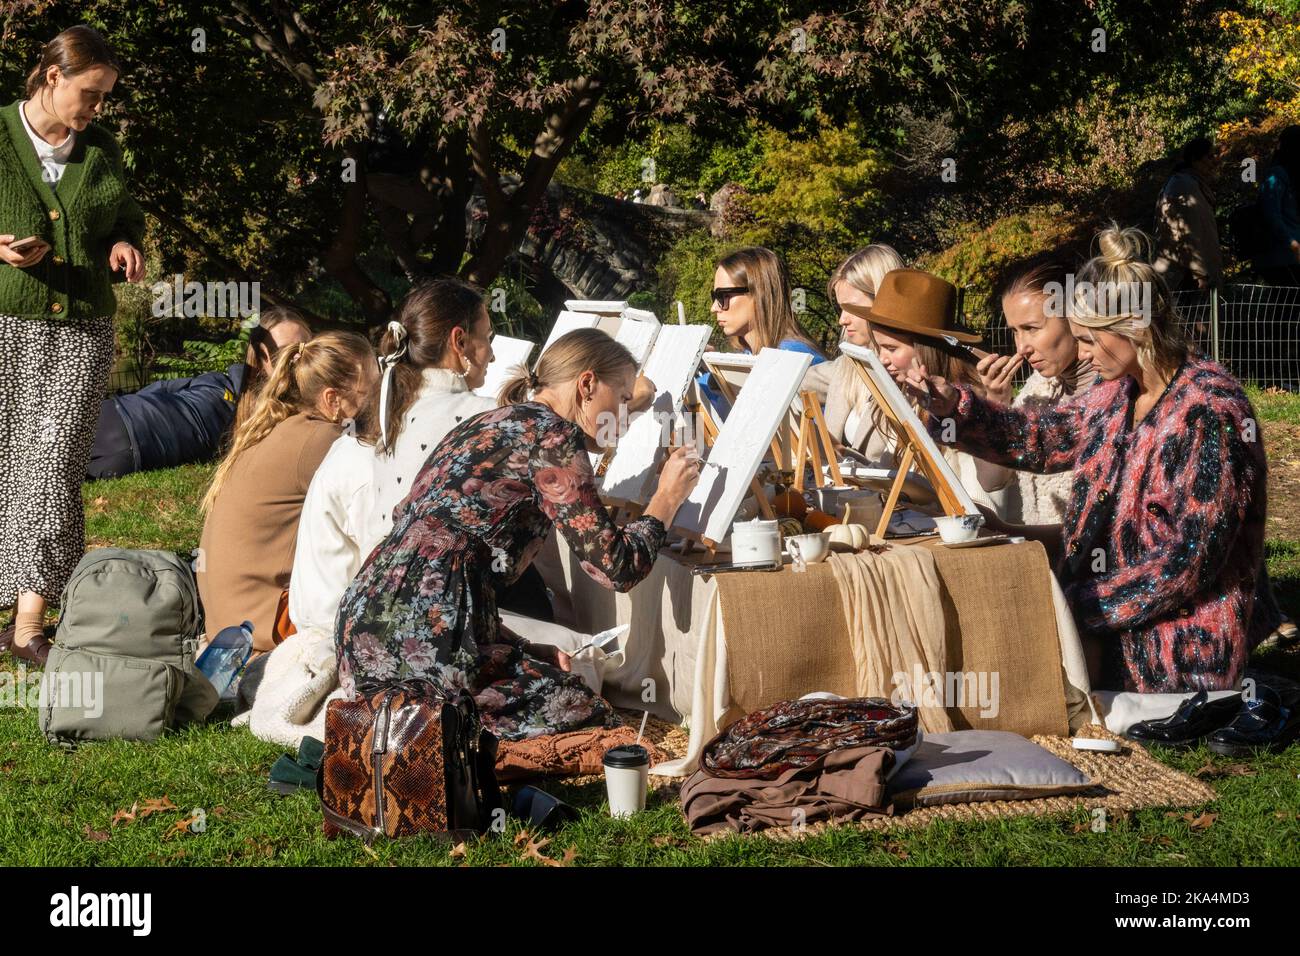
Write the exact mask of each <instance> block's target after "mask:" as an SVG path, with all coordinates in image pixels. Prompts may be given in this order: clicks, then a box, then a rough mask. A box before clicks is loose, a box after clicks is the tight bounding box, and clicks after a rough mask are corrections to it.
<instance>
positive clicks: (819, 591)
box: [538, 539, 1092, 776]
mask: <svg viewBox="0 0 1300 956" xmlns="http://www.w3.org/2000/svg"><path fill="white" fill-rule="evenodd" d="M894 547H896V548H898V547H907V548H916V547H920V548H926V549H927V550H928V551H930V552H931V553H932V554H933V556H934V559H935V572H936V575H937V577H938V579H939V581H940V582H941V586H940V588H939V594H938V598H939V601H940V605H941V607H942V608H943V618H944V622H945V629H944V630H945V633H944V637H943V655H944V661H945V664H944V667H943V668H940V670H944V671H950V672H960V673H965V674H971V673H974V674H975V675H976V676H977V679H978V675H979V674H980V673H983V674H986V675H991V674H993V673H996V674H997V675H998V688H997V689H998V696H997V701H998V707H997V713H996V715H994V716H991V717H981V716H980V711H981V709H983V708H981V706H980V704H979V702H978V700H975V701H967V702H966V703H965V704H963V705H961V706H956V707H947V708H944V709H945V712H946V713H947V715H948V718H949V719H950V720H951V722H952V726H953V727H954V728H957V729H965V728H968V727H976V728H982V729H998V730H1011V731H1014V732H1016V733H1021V734H1024V735H1026V736H1032V735H1034V734H1066V733H1068V732H1069V727H1068V725H1069V723H1070V718H1069V716H1068V714H1069V713H1071V712H1073V713H1074V715H1075V723H1076V726H1077V725H1078V724H1081V723H1086V722H1087V721H1088V719H1090V717H1091V716H1092V715H1091V713H1090V712H1088V711H1087V707H1088V703H1087V694H1088V693H1089V687H1088V680H1087V672H1086V669H1085V668H1084V666H1083V655H1082V649H1081V647H1080V645H1079V639H1078V634H1077V632H1076V631H1075V629H1074V626H1073V621H1072V620H1071V619H1070V615H1069V611H1068V609H1067V608H1066V607H1065V602H1064V597H1063V596H1062V595H1061V593H1060V589H1059V587H1057V586H1056V581H1055V577H1054V576H1053V575H1052V574H1051V571H1050V569H1049V568H1048V566H1047V561H1046V556H1045V554H1044V553H1043V550H1042V548H1041V546H1040V545H1038V544H1035V543H1032V542H1031V543H1027V544H1021V545H1006V544H1004V545H998V546H993V547H984V548H970V549H948V548H943V547H941V546H938V545H937V542H933V541H929V542H926V543H916V544H907V545H905V544H901V543H895V544H894ZM888 555H889V552H886V553H885V554H884V555H872V554H862V555H857V556H852V557H851V558H850V556H836V558H835V560H845V559H851V560H863V561H871V560H883V559H887V558H888ZM696 560H698V559H694V560H693V559H691V558H683V557H681V556H680V555H677V554H673V553H670V552H664V553H661V554H660V556H659V558H658V559H657V560H656V562H655V567H654V569H653V570H652V572H651V574H650V575H649V577H648V578H647V579H646V580H645V581H643V582H641V583H640V584H639V585H637V586H636V587H635V588H633V589H632V591H630V592H629V593H627V594H616V593H614V592H611V591H608V590H606V589H604V588H602V587H600V586H599V585H597V584H596V583H595V582H594V581H591V580H590V579H589V578H588V577H587V576H586V574H584V573H583V572H582V570H581V569H580V568H579V566H578V562H577V560H576V558H575V557H574V556H573V555H572V553H571V552H569V551H568V548H567V546H566V545H565V544H564V543H563V542H562V541H560V542H558V545H557V544H556V543H555V542H554V539H553V541H552V545H551V546H550V547H549V548H548V549H547V551H546V552H544V553H543V555H542V556H541V557H540V558H539V559H538V567H539V569H540V570H541V571H542V574H543V577H545V579H546V581H547V585H548V586H549V587H550V588H551V589H552V591H553V592H554V593H555V596H556V603H557V618H558V619H559V621H560V622H561V623H564V624H567V625H568V626H570V627H574V628H576V629H577V630H580V631H585V632H588V633H594V632H596V631H600V630H604V629H605V628H608V627H613V626H615V625H616V624H621V623H628V622H630V623H631V624H632V628H631V632H630V633H629V635H628V637H627V639H626V643H625V646H626V650H627V657H626V661H625V663H624V664H623V665H622V666H621V667H618V668H616V669H614V670H611V671H608V672H606V674H605V694H606V696H607V697H608V698H609V699H610V700H611V702H613V703H614V704H615V705H616V706H620V707H627V708H635V709H648V710H650V711H651V713H653V714H654V715H655V716H658V717H661V718H663V719H666V720H675V721H681V722H683V723H685V724H686V725H687V726H688V727H689V729H690V739H691V742H690V747H689V752H688V754H687V755H686V756H685V757H684V758H682V759H681V760H678V761H675V762H673V763H671V764H666V765H661V766H659V767H657V768H656V772H658V773H663V774H667V775H672V776H684V775H686V774H688V773H690V772H691V771H692V770H693V769H694V767H695V762H696V759H697V757H698V755H699V752H700V750H701V749H702V748H703V746H704V744H705V743H706V742H707V741H708V740H709V739H710V738H711V737H712V736H713V735H714V734H716V733H717V730H718V728H719V727H722V726H725V725H726V724H727V723H729V722H730V721H732V720H734V719H736V718H738V717H740V716H741V715H743V714H745V713H748V712H749V711H751V710H755V709H757V708H759V707H763V706H766V705H767V704H770V703H773V702H774V701H777V700H781V699H783V698H790V697H800V696H802V695H804V694H806V693H810V692H812V691H818V690H820V691H829V692H831V693H837V694H842V695H845V696H851V695H857V694H859V693H861V692H862V691H860V690H859V688H858V682H857V678H856V674H857V667H856V664H855V660H854V655H853V650H852V647H853V644H852V642H851V641H850V637H849V625H848V623H847V620H846V615H845V613H844V609H843V602H842V599H841V596H840V593H841V592H840V586H839V584H837V582H836V579H835V575H834V572H833V571H832V569H831V567H830V565H829V564H828V563H821V564H816V565H812V566H810V567H809V568H808V570H807V571H805V572H802V573H796V572H794V571H793V570H792V569H791V568H790V567H788V566H787V567H786V568H783V569H782V570H781V571H777V572H738V573H726V574H718V575H706V576H695V575H692V573H691V568H692V566H693V565H694V564H695V563H696ZM1063 669H1064V672H1065V674H1066V675H1067V679H1065V680H1063V679H1062V672H1063ZM882 670H883V671H885V672H887V673H890V674H892V673H893V672H895V671H897V670H899V668H896V667H893V665H886V666H884V667H883V668H882ZM988 679H990V678H986V681H987V680H988ZM885 689H886V690H889V689H890V688H885ZM886 696H888V695H887V694H886ZM1067 697H1068V698H1069V701H1070V703H1069V705H1067Z"/></svg>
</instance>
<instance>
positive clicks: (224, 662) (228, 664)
mask: <svg viewBox="0 0 1300 956" xmlns="http://www.w3.org/2000/svg"><path fill="white" fill-rule="evenodd" d="M252 651H253V625H252V623H251V622H250V621H245V622H244V623H243V624H240V625H239V626H238V627H223V628H222V629H221V630H220V631H219V632H217V636H216V637H214V638H213V639H212V642H211V643H210V644H208V646H207V649H206V650H204V652H203V654H202V655H201V656H200V657H199V660H198V668H199V671H200V672H202V674H203V676H204V677H206V678H207V679H208V681H209V682H211V684H212V686H213V687H215V688H216V689H217V693H218V694H220V695H221V699H222V700H234V699H235V694H236V692H237V691H238V687H239V682H238V681H237V680H236V678H237V677H238V676H239V672H240V671H242V670H243V669H244V664H245V663H247V662H248V656H249V654H251V653H252Z"/></svg>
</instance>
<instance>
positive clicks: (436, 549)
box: [336, 329, 699, 740]
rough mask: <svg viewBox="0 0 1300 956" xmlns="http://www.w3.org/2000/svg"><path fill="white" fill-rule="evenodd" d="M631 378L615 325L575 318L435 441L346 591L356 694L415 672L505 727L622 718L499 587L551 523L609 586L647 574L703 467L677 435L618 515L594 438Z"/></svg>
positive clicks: (343, 633)
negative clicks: (654, 482) (641, 497)
mask: <svg viewBox="0 0 1300 956" xmlns="http://www.w3.org/2000/svg"><path fill="white" fill-rule="evenodd" d="M635 379H636V363H635V361H634V360H633V358H632V356H631V354H630V353H629V352H628V351H627V349H625V348H624V347H623V346H621V345H619V344H618V343H616V342H615V341H614V340H613V339H611V338H610V337H609V336H608V335H606V334H605V333H603V332H600V331H597V330H594V329H583V330H579V331H575V332H570V333H569V334H567V335H565V336H563V337H562V338H560V339H559V340H558V341H557V342H556V343H555V344H553V345H552V346H551V348H550V349H548V350H547V352H546V354H545V355H544V356H543V357H542V359H541V361H540V362H539V363H538V366H537V369H536V371H535V372H527V371H526V370H522V369H521V370H520V372H519V374H517V375H516V376H515V378H514V379H513V380H511V381H510V382H509V383H508V385H507V386H506V388H505V390H504V391H503V392H502V402H503V404H502V405H501V407H499V408H497V409H495V410H493V411H489V412H486V413H484V414H481V415H478V416H476V417H474V418H471V419H469V420H467V421H465V422H463V423H461V424H460V425H458V426H456V427H455V428H454V429H453V430H452V431H451V432H450V433H449V434H448V435H447V436H446V437H445V438H444V439H443V441H442V442H441V443H440V444H439V445H438V446H437V447H436V448H434V449H432V451H431V453H430V455H429V458H428V461H427V462H426V464H425V465H424V467H423V468H422V469H421V471H420V473H419V475H418V476H417V477H416V480H415V483H414V486H413V487H412V488H411V491H410V494H409V496H408V497H407V498H406V499H404V500H403V501H402V503H401V504H400V505H399V506H398V512H399V513H398V517H397V518H396V519H395V521H394V526H393V529H392V531H391V533H390V534H389V535H388V537H387V538H385V539H384V540H383V542H381V543H380V544H379V546H378V547H376V548H375V549H374V551H373V552H371V554H370V556H369V557H368V558H367V559H366V561H365V563H364V564H363V565H362V567H361V570H360V571H359V572H358V574H357V577H356V579H355V580H354V581H353V582H352V584H351V586H350V587H349V588H348V590H347V592H346V593H345V594H344V596H343V601H342V604H341V606H340V608H339V618H338V625H337V630H336V640H337V642H338V654H339V677H340V681H341V683H342V686H343V688H344V691H345V692H346V693H349V694H351V693H355V692H356V690H357V689H358V688H363V687H366V686H368V685H373V684H378V683H383V682H387V681H392V680H401V679H404V678H410V677H422V678H427V679H430V680H433V681H435V682H440V683H442V684H444V685H446V686H460V687H467V688H469V689H470V690H471V692H472V693H473V694H474V695H475V697H476V700H477V702H478V706H479V709H480V711H481V712H482V714H483V719H484V723H485V724H486V725H487V726H488V728H489V729H491V730H492V731H493V732H494V733H496V734H497V735H498V736H500V737H503V738H505V739H508V740H520V739H525V738H528V737H533V736H538V735H541V734H550V733H561V732H564V731H568V730H574V729H577V728H579V727H584V726H598V725H611V724H613V723H614V722H615V721H616V717H615V715H614V714H613V711H612V709H611V707H610V705H609V704H608V703H607V702H606V701H604V700H603V699H602V698H600V697H599V696H597V695H596V694H594V693H592V691H590V690H589V689H588V688H587V686H586V685H585V684H584V683H583V682H582V681H581V680H580V679H579V678H577V677H576V676H574V675H573V674H571V673H569V672H568V660H567V658H566V657H565V656H564V655H562V654H561V653H560V652H558V651H557V650H556V649H555V648H553V647H545V646H540V645H537V644H534V643H530V642H529V641H528V640H527V639H526V635H525V636H521V635H516V634H514V633H512V632H511V631H510V630H508V629H507V628H505V627H504V626H503V625H502V624H501V619H500V615H499V613H498V611H497V601H496V592H497V586H498V584H499V583H501V582H503V581H504V582H510V581H512V580H514V579H516V578H518V576H519V575H520V574H521V573H522V572H523V570H524V569H525V568H527V567H528V566H529V564H530V563H531V562H532V560H533V558H534V557H535V556H536V555H537V553H538V552H539V551H540V550H541V547H542V542H543V541H544V539H545V538H546V536H547V535H548V534H549V533H550V531H551V530H552V528H555V529H556V530H558V531H559V532H560V533H561V534H563V535H564V536H565V539H566V540H567V541H568V544H569V546H570V548H572V549H573V551H574V552H575V553H577V554H579V555H580V556H581V557H582V567H583V569H584V570H585V571H586V572H587V574H589V575H590V576H591V577H592V578H593V579H594V580H596V581H597V582H599V583H600V584H602V585H604V586H606V587H609V588H614V589H618V590H627V589H629V588H631V587H632V586H633V585H635V584H636V583H637V582H639V581H641V580H642V579H643V578H644V577H645V576H646V575H647V574H648V573H649V572H650V569H651V566H652V565H653V564H654V560H655V557H656V555H657V554H658V551H659V548H660V547H661V546H662V545H663V542H664V538H665V535H666V531H665V528H666V527H667V526H668V525H669V524H671V522H672V518H673V516H674V514H675V513H676V512H677V509H678V507H679V506H680V505H681V503H682V501H683V500H684V499H685V497H686V496H687V495H688V494H689V493H690V490H691V488H692V487H694V485H695V482H696V481H697V480H698V479H699V466H698V463H697V462H696V461H695V460H694V459H693V458H692V457H690V456H689V454H688V452H687V450H686V449H678V450H677V451H675V452H674V453H673V454H672V455H671V456H669V458H668V459H667V461H666V463H665V465H664V468H663V471H662V473H661V475H660V479H659V485H658V488H657V490H656V492H655V494H654V496H653V497H652V498H651V500H650V504H649V505H648V506H647V508H646V510H645V513H644V515H643V516H642V517H641V518H639V519H638V520H636V521H633V522H631V523H629V524H627V525H626V526H624V527H622V528H619V527H618V526H616V525H615V524H614V523H613V521H612V520H611V518H610V516H609V513H608V512H607V511H606V510H605V508H604V507H603V506H602V504H601V502H600V498H599V496H598V494H597V483H596V479H595V476H594V475H593V473H592V470H591V463H590V458H589V455H588V451H589V450H590V449H592V448H593V447H594V446H595V442H596V440H597V438H598V437H604V436H606V435H608V434H609V433H610V431H611V429H609V428H608V427H606V426H607V424H608V422H609V421H610V420H611V416H617V415H618V410H619V406H620V404H625V403H627V402H629V401H631V399H632V395H633V389H634V383H635Z"/></svg>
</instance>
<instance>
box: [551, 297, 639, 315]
mask: <svg viewBox="0 0 1300 956" xmlns="http://www.w3.org/2000/svg"><path fill="white" fill-rule="evenodd" d="M564 307H565V308H566V309H568V310H569V311H570V312H597V313H599V314H601V315H622V314H623V310H624V309H626V308H627V303H626V302H624V301H623V300H622V299H565V300H564Z"/></svg>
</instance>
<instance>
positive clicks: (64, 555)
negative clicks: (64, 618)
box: [0, 26, 145, 665]
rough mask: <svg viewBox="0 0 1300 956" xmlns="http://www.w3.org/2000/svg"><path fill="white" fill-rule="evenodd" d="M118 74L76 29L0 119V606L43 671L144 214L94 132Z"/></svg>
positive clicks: (75, 549)
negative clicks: (122, 292) (120, 283)
mask: <svg viewBox="0 0 1300 956" xmlns="http://www.w3.org/2000/svg"><path fill="white" fill-rule="evenodd" d="M120 73H121V68H120V66H119V65H118V62H117V60H116V59H115V58H114V55H113V51H112V50H111V49H110V48H109V46H108V44H107V43H106V42H105V41H104V38H103V37H102V36H100V35H99V33H97V32H96V31H95V30H93V29H91V28H90V27H88V26H75V27H71V28H69V29H67V30H64V31H63V32H62V33H60V34H59V35H58V36H56V37H55V38H54V39H53V40H51V41H50V42H49V43H47V44H45V46H44V47H42V49H41V57H40V62H39V63H38V64H37V65H36V68H35V69H33V70H32V71H31V73H30V74H29V75H28V77H27V84H26V98H25V99H19V100H17V101H15V102H14V103H11V104H10V105H8V106H6V107H4V108H3V109H0V349H2V350H3V353H4V374H3V375H2V376H0V607H14V609H15V614H14V622H13V624H12V625H11V626H10V627H8V628H6V629H5V630H4V631H3V632H0V653H3V652H4V651H8V652H9V653H11V654H12V655H14V656H15V657H18V658H21V659H23V660H25V661H28V662H31V663H35V664H38V665H43V664H44V661H45V659H46V657H47V656H48V654H49V648H50V644H49V642H48V641H47V640H46V639H45V636H44V633H43V626H42V625H43V622H44V617H45V608H46V605H47V604H48V602H50V601H53V600H56V599H57V598H58V597H59V594H60V593H61V591H62V590H63V586H64V585H65V584H66V583H67V581H68V578H69V576H70V575H71V574H72V569H73V567H74V566H75V565H76V563H77V561H78V560H79V559H80V558H81V556H82V554H83V553H84V552H85V549H86V539H85V513H84V511H83V509H82V503H81V485H82V482H83V481H84V480H85V477H86V462H87V461H88V460H89V458H90V446H91V441H92V440H93V438H94V434H95V421H96V419H97V417H98V415H99V406H100V402H101V401H103V398H104V394H105V391H106V386H107V384H108V373H109V369H111V368H112V366H113V315H114V313H115V312H116V311H117V301H116V298H115V297H114V295H113V288H112V282H113V281H114V280H115V279H118V278H125V279H126V280H127V281H130V282H139V281H141V280H143V278H144V256H143V255H141V253H140V248H141V246H142V245H143V242H144V231H145V221H144V213H143V212H141V210H140V207H139V205H137V204H136V202H135V200H134V199H132V198H131V193H130V191H129V189H128V184H127V178H126V172H125V170H124V168H123V165H122V151H121V149H120V148H119V147H118V145H117V143H116V142H115V141H114V139H113V137H112V135H111V134H110V133H109V132H108V131H107V130H105V129H103V128H102V127H100V126H98V125H96V124H95V122H94V120H95V119H96V118H97V117H98V116H99V114H100V110H101V109H102V108H103V106H104V100H105V98H106V97H107V96H108V95H109V94H110V93H111V92H112V90H113V87H114V85H115V84H116V83H117V79H118V76H119V74H120Z"/></svg>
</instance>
